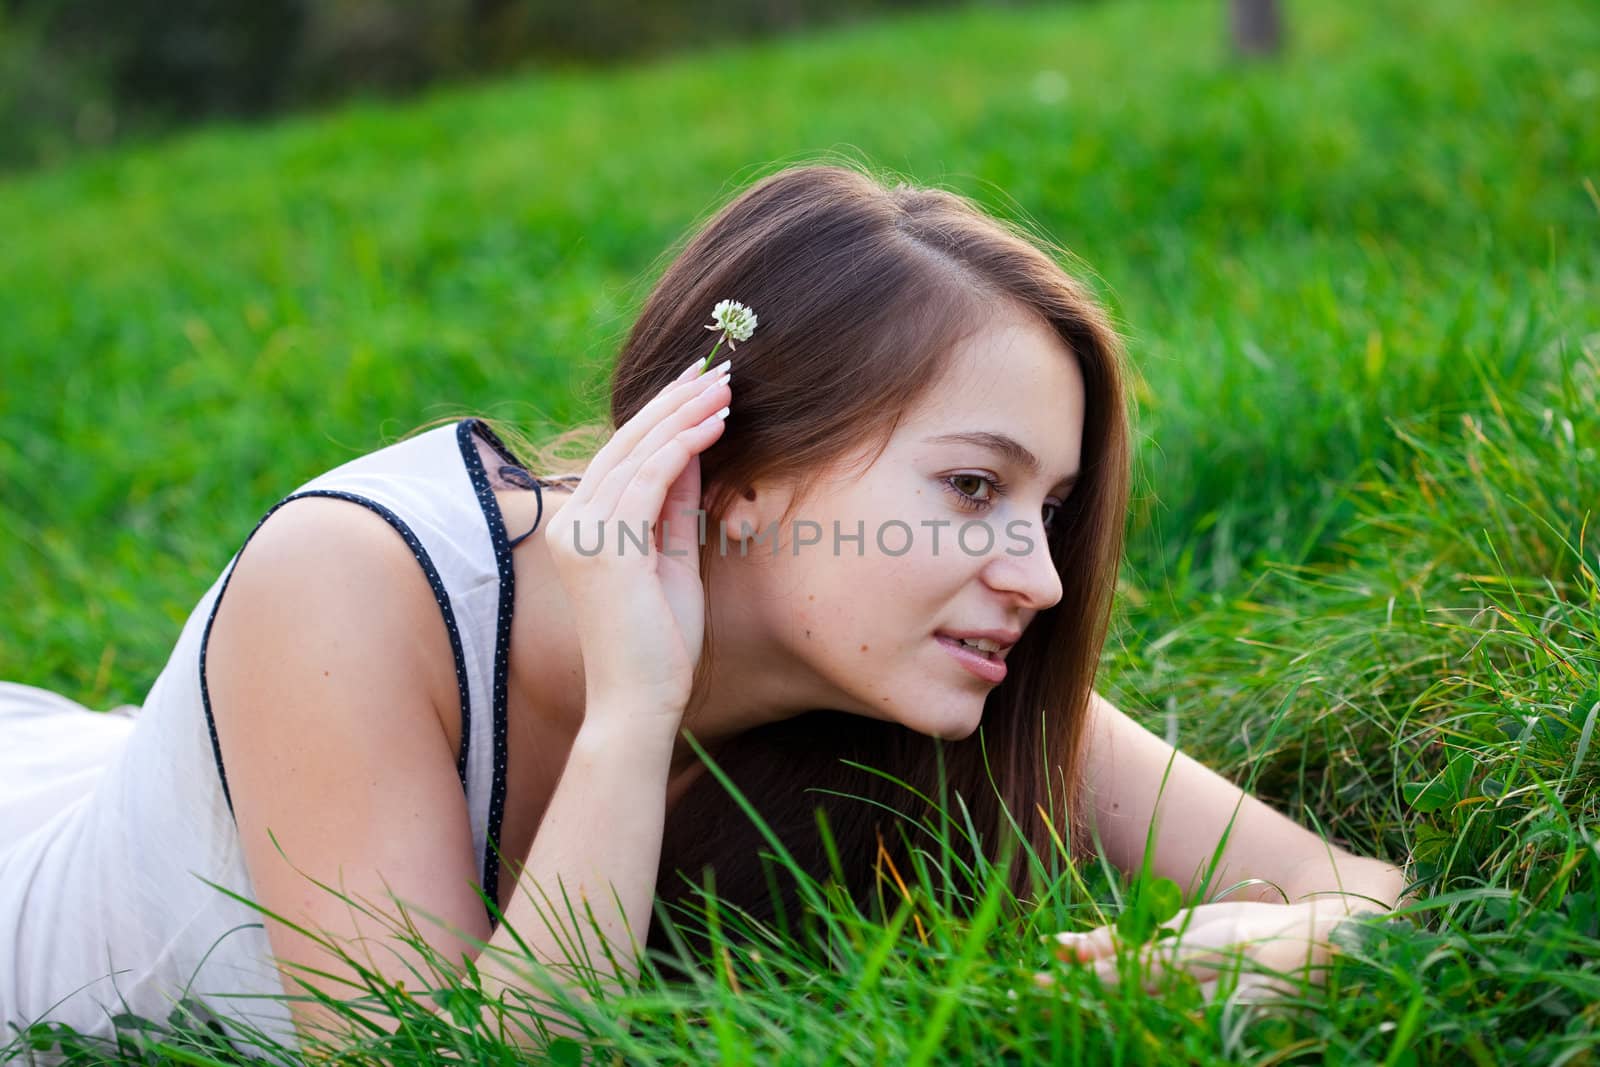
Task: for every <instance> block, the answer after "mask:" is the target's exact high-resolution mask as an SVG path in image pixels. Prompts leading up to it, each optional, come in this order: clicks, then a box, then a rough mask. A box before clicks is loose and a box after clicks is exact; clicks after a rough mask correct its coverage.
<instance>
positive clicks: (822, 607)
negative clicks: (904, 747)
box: [724, 315, 1084, 740]
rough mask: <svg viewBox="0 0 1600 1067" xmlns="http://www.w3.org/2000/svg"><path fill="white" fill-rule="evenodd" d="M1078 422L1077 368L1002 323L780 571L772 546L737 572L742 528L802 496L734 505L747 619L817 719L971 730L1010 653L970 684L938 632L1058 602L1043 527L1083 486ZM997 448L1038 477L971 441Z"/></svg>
mask: <svg viewBox="0 0 1600 1067" xmlns="http://www.w3.org/2000/svg"><path fill="white" fill-rule="evenodd" d="M733 403H734V405H735V406H737V405H738V395H737V385H735V396H734V401H733ZM1083 408H1084V390H1083V379H1082V376H1081V373H1080V371H1079V369H1078V364H1077V360H1076V359H1075V358H1074V357H1073V356H1072V355H1071V354H1070V353H1069V351H1068V349H1067V348H1066V346H1065V345H1064V344H1063V343H1062V341H1061V340H1060V338H1059V337H1058V336H1057V335H1056V334H1055V333H1054V332H1053V331H1051V330H1050V329H1049V328H1048V327H1046V326H1044V325H1042V324H1040V323H1037V322H1035V321H1033V320H1030V319H1026V318H1023V317H1021V316H1020V315H1018V316H1015V317H1007V318H1005V319H1003V320H1001V321H999V322H997V323H996V324H994V325H992V326H990V327H987V328H986V329H984V330H982V331H980V332H979V333H977V334H976V335H974V336H973V337H972V338H971V339H970V340H969V341H968V342H966V344H964V345H963V346H961V347H960V348H959V349H958V350H957V351H956V352H955V353H954V356H953V361H952V364H951V367H950V371H949V373H948V374H947V375H946V376H945V379H944V380H943V381H942V382H941V383H939V385H938V386H937V387H936V388H935V390H934V392H933V394H932V395H931V396H930V397H929V399H927V400H926V401H925V402H924V403H923V404H922V405H921V406H920V407H919V408H918V409H916V410H914V411H912V412H909V413H908V414H907V417H906V418H905V419H904V420H902V422H901V424H900V426H899V427H898V428H897V429H896V431H895V433H894V436H893V437H892V439H891V440H890V442H889V444H888V446H887V447H886V448H885V450H884V451H883V453H882V455H881V456H879V457H878V459H877V460H876V462H874V463H872V465H871V466H870V467H867V468H866V469H865V470H862V463H863V462H864V461H865V460H866V459H867V458H868V457H869V456H870V453H869V452H862V453H860V454H859V455H858V456H857V457H853V458H852V460H851V461H850V462H847V463H845V464H841V465H840V467H839V468H837V469H836V470H835V471H834V472H833V474H832V476H831V478H830V479H828V480H825V481H823V482H822V483H821V484H820V485H819V487H818V488H817V490H816V491H815V493H814V494H813V495H812V496H811V498H810V499H809V500H807V501H805V502H804V503H802V504H801V505H800V506H799V507H798V508H797V509H796V510H795V514H794V515H793V516H792V517H791V518H790V520H789V521H788V522H787V523H785V524H784V525H782V526H781V527H780V528H779V537H778V542H779V544H778V552H777V556H776V558H774V557H773V555H772V551H773V550H772V545H771V543H770V542H768V543H760V544H756V543H752V544H750V545H749V546H748V548H747V551H748V553H749V555H748V557H746V558H744V559H741V558H740V555H739V547H738V545H737V544H736V543H734V541H733V540H732V539H733V538H734V537H735V535H737V534H738V533H739V532H740V529H741V522H742V523H744V524H745V526H746V528H747V532H754V531H761V532H765V531H766V530H767V529H768V527H769V526H770V525H771V524H772V523H773V522H775V521H776V520H778V519H779V518H780V517H781V516H782V514H783V510H784V508H785V507H786V506H787V505H788V503H789V500H790V498H789V497H788V496H787V495H785V493H784V491H783V490H782V489H781V488H763V487H761V486H757V487H756V490H757V497H756V500H755V501H753V502H752V501H748V500H743V499H741V500H738V501H737V502H736V504H735V507H734V508H733V510H732V511H731V512H730V513H729V515H728V516H727V518H726V519H725V520H724V521H725V524H726V525H725V527H724V528H725V529H726V530H727V531H728V536H729V538H730V542H729V548H728V557H729V560H728V561H729V563H736V564H737V567H738V570H740V571H741V572H742V573H741V574H740V575H739V578H738V581H739V582H740V584H741V585H742V586H744V587H745V588H744V590H743V592H744V597H743V598H742V602H743V603H744V604H746V605H749V608H748V609H747V610H748V611H750V612H753V613H754V614H753V615H751V616H749V617H747V618H746V619H744V620H741V621H742V623H743V624H746V625H750V626H752V627H754V628H755V629H756V630H758V631H759V632H762V633H764V634H766V635H767V636H768V640H771V641H775V642H777V643H778V644H779V645H780V646H781V647H782V649H783V651H784V653H785V654H784V655H781V656H779V657H777V659H776V662H778V663H781V664H782V665H783V668H784V669H785V670H786V672H787V671H788V670H792V671H794V673H795V676H794V677H793V678H792V679H790V684H789V685H788V686H787V687H786V688H787V689H788V690H789V691H790V692H796V691H798V692H803V693H804V695H805V699H806V700H809V701H812V703H811V704H810V706H814V707H829V708H837V709H839V710H843V711H849V712H853V713H856V714H862V715H868V716H871V717H873V718H879V719H887V720H891V721H894V722H899V723H902V724H903V725H905V726H907V727H908V728H910V729H913V730H916V731H918V732H919V733H923V734H927V735H929V736H937V737H943V738H946V739H951V740H955V739H960V738H963V737H967V736H969V735H970V734H971V733H972V732H973V731H975V730H976V729H977V727H978V723H979V720H980V718H981V716H982V712H983V706H984V701H985V699H986V698H987V697H988V695H989V693H990V692H991V691H992V690H993V689H994V688H995V686H996V685H997V684H999V683H998V681H996V680H995V676H996V675H999V674H1000V673H1001V672H1002V671H1003V669H1004V665H1003V656H1004V653H1003V652H1002V653H1001V654H999V655H993V656H987V657H985V658H987V659H989V660H1001V661H1002V662H1001V663H1000V664H999V665H998V666H997V665H995V664H993V663H990V664H988V665H986V666H985V665H980V666H978V668H977V670H974V669H971V668H969V667H968V666H966V665H964V660H967V661H970V660H971V659H972V658H973V657H971V656H970V655H969V654H966V653H961V652H957V651H956V650H955V649H953V648H952V647H950V644H951V642H950V641H948V640H947V639H942V638H941V637H940V636H938V635H941V634H946V633H951V632H954V633H971V632H973V631H997V632H1001V633H1004V634H1007V635H1020V633H1021V632H1022V631H1024V630H1025V629H1026V628H1027V627H1028V625H1029V623H1030V622H1032V621H1033V618H1034V616H1035V615H1037V614H1038V613H1039V612H1041V611H1043V610H1045V609H1046V608H1049V607H1051V606H1052V605H1054V604H1055V603H1056V602H1057V601H1059V600H1060V599H1061V581H1060V577H1059V576H1058V575H1057V574H1056V571H1055V567H1054V566H1053V564H1052V563H1051V560H1050V552H1049V547H1048V545H1047V544H1046V542H1045V539H1044V526H1043V524H1044V523H1046V522H1053V521H1054V520H1053V513H1054V512H1055V511H1056V510H1057V505H1059V504H1060V503H1061V502H1062V501H1063V500H1064V499H1065V498H1066V495H1067V493H1068V492H1069V490H1070V488H1071V479H1072V478H1073V476H1074V475H1076V474H1077V471H1078V465H1079V453H1080V448H1081V444H1082V437H1083ZM984 434H987V435H993V436H994V437H1005V438H1010V439H1011V440H1012V441H1014V442H1015V443H1016V445H1018V446H1020V448H1021V449H1025V450H1026V452H1027V453H1030V454H1031V455H1032V457H1033V458H1034V459H1035V460H1036V461H1037V469H1031V468H1030V466H1029V464H1028V462H1027V460H1026V458H1025V457H1023V456H1021V455H1020V453H1019V454H1017V455H1007V454H1005V453H1004V452H1003V451H1002V450H1000V449H997V448H995V447H990V446H986V445H985V444H983V443H981V442H980V441H978V440H976V439H975V438H976V435H984ZM956 435H970V436H972V437H973V438H974V439H972V440H965V441H964V440H959V439H956ZM940 438H949V439H946V440H941V439H940ZM997 485H999V486H1001V487H1003V488H1001V489H999V490H998V491H997V488H996V487H997ZM964 497H965V498H966V499H965V500H964V499H963V498H964ZM836 530H837V535H836V533H835V531H836ZM857 534H859V535H860V536H859V537H857ZM1006 640H1014V636H1013V637H1008V638H1002V643H1003V642H1004V641H1006ZM984 672H987V673H989V675H990V677H987V678H986V677H983V676H981V675H982V674H983V673H984Z"/></svg>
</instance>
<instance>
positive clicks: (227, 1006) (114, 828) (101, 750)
mask: <svg viewBox="0 0 1600 1067" xmlns="http://www.w3.org/2000/svg"><path fill="white" fill-rule="evenodd" d="M539 484H540V480H538V479H532V478H531V477H530V476H529V475H527V473H526V471H525V470H523V469H522V467H521V464H520V462H519V461H518V459H517V458H516V457H515V456H514V455H512V453H511V452H510V450H509V449H507V448H506V446H505V445H504V444H503V443H502V442H501V441H500V440H499V438H497V437H496V436H495V435H494V433H493V431H492V430H490V429H489V427H488V426H487V425H485V424H483V423H481V422H480V421H478V420H476V419H463V420H461V421H459V422H457V423H454V424H451V425H444V426H439V427H436V428H434V429H431V430H428V431H425V432H423V433H421V434H418V435H417V436H415V437H412V438H409V439H407V440H404V441H400V442H398V443H396V444H393V445H389V446H387V447H385V448H382V449H379V450H377V451H375V452H372V453H369V454H367V455H364V456H360V457H358V458H356V459H354V460H351V461H350V462H348V463H345V464H344V465H342V466H339V467H336V468H335V469H333V470H331V471H328V472H327V473H325V474H323V475H321V476H319V477H317V478H314V479H312V480H311V481H309V482H307V483H306V484H305V485H303V486H301V487H300V488H299V489H297V490H296V491H295V492H294V493H291V494H290V495H289V496H287V497H285V498H284V499H283V500H281V501H279V502H278V504H277V505H274V507H273V508H272V509H271V510H269V511H268V512H267V515H268V516H270V515H271V514H272V512H273V511H275V510H277V507H279V506H281V505H282V504H284V503H287V502H288V501H289V500H292V499H295V498H296V497H299V496H305V495H320V496H333V497H338V498H340V499H345V500H349V501H350V502H351V503H352V504H355V505H360V506H364V507H367V508H370V509H372V510H373V511H375V512H377V513H378V514H380V515H382V516H383V517H384V518H385V519H386V520H387V521H388V522H389V524H390V525H391V526H392V527H393V528H394V529H395V531H396V532H397V533H398V534H399V535H400V536H402V537H404V538H405V540H406V542H407V544H408V545H410V547H411V549H412V552H413V554H414V555H415V556H416V559H417V563H418V565H419V566H420V567H421V568H422V569H423V571H424V573H425V574H426V575H427V576H428V578H429V580H430V583H431V584H432V586H433V589H434V595H435V598H436V599H437V601H438V603H439V608H440V611H441V612H442V613H443V615H444V619H445V623H446V627H447V629H448V631H449V633H450V636H451V650H452V653H453V655H454V657H455V663H456V677H457V683H458V686H459V691H460V696H461V708H462V719H463V721H462V728H461V738H462V742H461V751H460V753H459V754H458V756H459V758H458V761H457V770H458V772H459V775H460V778H461V784H462V789H463V790H464V793H465V797H466V801H467V807H468V811H469V812H470V821H471V825H472V838H473V844H474V850H475V855H477V856H478V857H479V867H478V875H479V883H480V885H481V886H482V887H483V889H484V891H485V892H486V894H487V895H488V897H489V899H491V900H492V899H495V893H496V889H497V885H496V883H497V881H498V874H499V864H498V863H497V862H496V861H495V859H494V853H493V851H492V850H491V848H490V840H491V839H496V840H497V839H498V836H499V831H500V821H501V812H502V808H503V805H504V801H505V783H506V664H507V661H508V657H509V640H510V633H511V610H512V603H513V595H514V590H513V588H512V581H513V570H512V566H511V550H512V548H513V547H514V546H515V544H516V543H517V541H520V540H521V537H518V538H516V539H515V540H512V539H510V538H508V536H507V532H506V529H505V525H504V521H503V519H502V516H501V514H500V508H499V505H498V503H497V502H496V500H495V497H494V493H493V489H494V488H503V487H508V485H509V486H514V487H520V488H533V489H534V491H535V492H537V491H538V488H537V487H538V485H539ZM541 514H542V509H541ZM265 520H266V516H263V518H262V521H263V522H264V521H265ZM259 527H260V524H259V523H258V524H257V529H259ZM535 527H537V522H536V523H535ZM528 532H529V533H531V532H532V531H531V530H530V531H528ZM253 534H254V531H252V535H253ZM522 536H523V537H525V536H527V534H523V535H522ZM248 542H249V538H248V537H246V538H245V540H244V542H243V543H242V544H241V549H240V551H242V550H243V545H244V544H248ZM238 558H239V556H238V553H235V555H234V557H233V559H231V560H230V561H229V562H228V564H227V566H226V567H225V568H224V569H223V571H222V573H221V574H220V575H219V576H218V577H217V579H216V581H215V582H214V583H213V584H212V586H211V588H210V589H209V590H208V591H207V592H206V594H205V595H204V596H203V597H201V599H200V602H199V603H198V604H197V605H196V606H195V608H194V610H193V612H191V614H190V615H189V618H188V621H187V622H186V623H185V624H184V627H183V630H182V632H181V633H180V635H179V637H178V640H177V644H176V647H174V649H173V651H172V655H171V657H170V658H169V659H168V660H167V663H166V666H165V667H164V668H163V669H162V671H161V673H160V675H159V676H158V677H157V678H156V681H155V683H154V685H153V686H152V687H151V689H150V692H149V694H148V695H147V696H146V698H145V700H144V702H143V704H142V706H139V707H133V706H125V707H123V708H119V709H116V710H115V711H113V712H98V711H92V710H90V709H88V708H85V707H83V706H81V705H79V704H77V703H75V702H74V701H72V700H69V699H67V698H66V697H63V696H60V695H58V694H56V693H52V692H49V691H47V690H44V689H39V688H36V687H33V686H27V685H21V684H17V683H14V682H0V1023H4V1024H5V1025H4V1027H3V1032H0V1048H4V1047H5V1045H6V1043H7V1042H9V1041H10V1040H12V1039H13V1038H14V1037H15V1035H16V1031H18V1030H20V1029H24V1028H26V1027H27V1026H29V1025H30V1024H31V1023H35V1022H51V1023H65V1024H68V1025H69V1026H71V1027H72V1028H73V1029H74V1030H77V1031H79V1032H80V1033H85V1034H89V1035H91V1036H100V1037H109V1036H111V1035H112V1032H113V1030H114V1029H115V1026H114V1024H113V1021H112V1020H113V1016H116V1015H119V1014H122V1013H131V1014H132V1015H134V1016H137V1017H139V1018H141V1019H146V1020H152V1021H154V1022H156V1023H158V1024H165V1023H166V1022H167V1021H168V1020H169V1018H170V1017H171V1015H172V1012H173V1009H174V1008H175V1007H177V1006H178V1004H179V1002H180V1001H183V1002H185V1003H186V1004H187V1005H189V1006H190V1007H191V1010H192V1009H193V1008H195V1007H198V1008H199V1010H200V1012H201V1014H202V1016H205V1015H206V1014H208V1013H209V1016H210V1017H212V1018H215V1019H217V1021H220V1022H221V1023H223V1024H224V1025H225V1026H227V1028H228V1029H229V1032H230V1033H229V1036H230V1037H239V1036H243V1037H245V1040H244V1041H236V1044H238V1045H239V1046H240V1048H241V1051H245V1052H251V1051H252V1049H251V1048H250V1045H251V1044H252V1042H250V1040H249V1038H248V1035H249V1034H250V1033H252V1032H253V1031H257V1030H259V1032H260V1033H261V1034H264V1035H266V1036H267V1037H269V1038H270V1039H271V1040H272V1041H274V1042H278V1043H280V1044H282V1045H284V1046H286V1047H287V1048H289V1049H291V1050H293V1049H297V1048H298V1042H297V1041H296V1038H295V1033H294V1029H293V1025H292V1023H291V1021H290V1016H289V1013H288V1009H287V1006H286V1005H285V1003H284V1002H283V1001H282V1000H281V999H275V998H280V997H281V996H282V994H283V986H282V984H281V981H280V979H279V978H278V974H277V971H276V969H275V968H274V967H273V965H272V963H271V961H270V957H269V951H270V950H269V944H268V941H267V936H266V931H265V929H264V927H263V926H262V921H261V920H262V915H261V913H260V912H259V911H257V910H255V909H254V908H252V907H250V906H249V905H248V904H245V903H242V902H241V901H239V900H235V899H233V898H232V897H230V896H229V895H228V894H227V893H225V892H222V891H220V890H219V889H218V888H217V886H221V887H225V888H226V889H227V890H229V891H231V892H233V893H237V894H238V895H239V896H241V897H243V898H245V900H253V899H254V894H253V892H252V889H251V883H250V877H249V872H248V871H247V870H246V867H245V862H244V856H243V854H242V852H241V850H240V843H239V835H238V829H237V827H236V826H235V824H234V821H233V816H232V812H231V807H230V803H229V798H228V793H227V774H226V767H225V765H224V760H223V758H222V753H221V751H220V749H219V748H218V747H217V741H216V735H215V733H214V731H213V730H212V729H211V722H212V720H211V708H210V704H209V697H208V694H207V691H206V686H205V679H204V673H203V672H204V656H205V646H206V639H207V636H208V634H209V630H210V622H211V618H212V615H213V612H214V610H215V607H216V604H217V602H218V600H219V598H220V597H221V595H222V594H223V592H224V591H225V588H226V586H227V581H228V577H229V575H230V574H231V572H232V570H233V565H234V563H235V562H236V561H237V560H238ZM208 882H210V883H215V884H214V885H209V884H207V883H208ZM492 921H493V918H492V916H491V922H492ZM263 994H264V995H265V996H264V998H263V997H262V995H263ZM248 998H260V999H248ZM196 1002H198V1004H196ZM45 1058H46V1059H48V1058H49V1057H48V1056H47V1057H45Z"/></svg>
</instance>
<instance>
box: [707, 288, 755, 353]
mask: <svg viewBox="0 0 1600 1067" xmlns="http://www.w3.org/2000/svg"><path fill="white" fill-rule="evenodd" d="M711 317H712V318H713V319H715V320H716V321H715V322H713V323H712V324H711V325H709V326H707V327H706V329H708V330H721V331H722V332H723V333H724V334H725V335H726V336H727V338H728V347H729V348H732V349H737V348H738V347H739V346H738V345H736V344H734V343H733V342H734V341H735V340H740V341H748V340H749V339H750V335H751V334H752V333H754V332H755V330H756V313H755V312H754V311H751V310H750V309H749V308H747V307H745V306H744V305H743V304H741V303H739V301H737V300H719V301H717V306H716V307H714V308H712V309H711Z"/></svg>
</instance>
